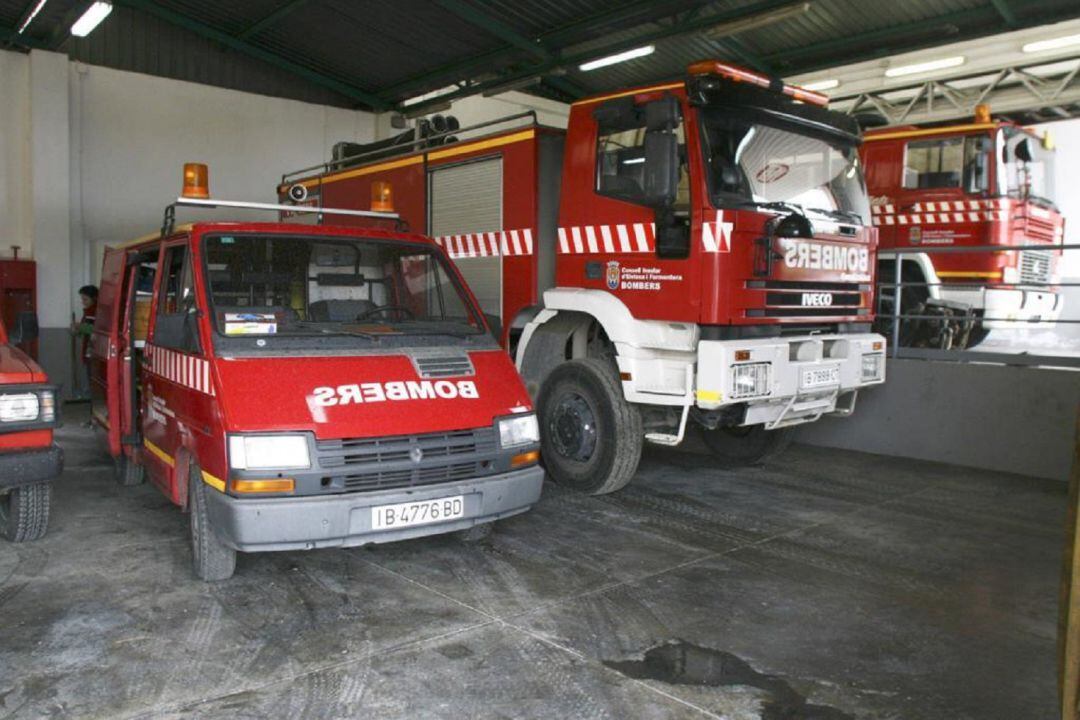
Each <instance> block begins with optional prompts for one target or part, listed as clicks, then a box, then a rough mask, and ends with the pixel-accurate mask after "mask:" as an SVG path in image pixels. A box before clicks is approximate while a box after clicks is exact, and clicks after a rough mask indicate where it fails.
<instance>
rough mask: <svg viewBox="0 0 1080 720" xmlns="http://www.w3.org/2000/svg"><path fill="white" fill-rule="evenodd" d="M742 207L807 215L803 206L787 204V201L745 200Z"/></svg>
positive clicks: (740, 204) (741, 204)
mask: <svg viewBox="0 0 1080 720" xmlns="http://www.w3.org/2000/svg"><path fill="white" fill-rule="evenodd" d="M739 206H740V207H755V208H764V209H766V210H786V211H788V212H793V213H798V214H799V215H806V210H805V209H804V208H803V206H802V205H799V204H798V203H793V202H787V201H785V200H770V201H759V200H745V201H743V202H741V203H739Z"/></svg>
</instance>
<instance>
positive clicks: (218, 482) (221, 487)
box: [202, 470, 225, 492]
mask: <svg viewBox="0 0 1080 720" xmlns="http://www.w3.org/2000/svg"><path fill="white" fill-rule="evenodd" d="M202 479H203V482H204V483H206V484H207V485H209V486H210V487H212V488H214V489H215V490H217V491H218V492H225V481H224V480H222V479H221V478H219V477H214V476H213V475H211V474H210V473H208V472H206V471H205V470H203V471H202Z"/></svg>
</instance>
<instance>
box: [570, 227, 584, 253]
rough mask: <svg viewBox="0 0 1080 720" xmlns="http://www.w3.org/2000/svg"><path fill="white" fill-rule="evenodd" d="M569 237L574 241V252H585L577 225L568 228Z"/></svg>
mask: <svg viewBox="0 0 1080 720" xmlns="http://www.w3.org/2000/svg"><path fill="white" fill-rule="evenodd" d="M570 237H572V238H573V239H574V252H576V253H583V252H585V246H584V245H583V244H582V242H581V228H579V227H578V226H577V225H575V226H574V227H572V228H570Z"/></svg>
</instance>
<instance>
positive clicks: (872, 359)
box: [862, 354, 885, 380]
mask: <svg viewBox="0 0 1080 720" xmlns="http://www.w3.org/2000/svg"><path fill="white" fill-rule="evenodd" d="M884 363H885V356H884V355H880V354H874V355H863V356H862V379H863V380H880V379H881V369H882V367H883V365H884Z"/></svg>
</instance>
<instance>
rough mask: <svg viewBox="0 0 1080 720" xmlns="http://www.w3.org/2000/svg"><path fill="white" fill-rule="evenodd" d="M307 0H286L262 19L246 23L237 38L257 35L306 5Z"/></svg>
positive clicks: (241, 38)
mask: <svg viewBox="0 0 1080 720" xmlns="http://www.w3.org/2000/svg"><path fill="white" fill-rule="evenodd" d="M307 2H308V0H286V2H284V3H282V5H281V6H280V7H279V8H278V9H277V10H275V11H273V12H272V13H270V14H269V15H267V16H266V17H264V18H263V19H262V20H258V21H256V22H253V23H252V24H250V25H248V26H247V27H246V28H244V29H243V30H241V31H240V32H238V33H237V34H236V37H237V39H238V40H247V39H248V38H250V37H252V36H253V35H258V34H259V33H261V32H262V31H263V30H265V29H266V28H268V27H270V26H271V25H276V24H277V23H278V22H280V21H281V20H283V19H284V18H285V17H286V16H288V15H291V14H292V13H293V12H294V11H296V10H299V9H300V8H301V7H302V6H304V5H306V4H307Z"/></svg>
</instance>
